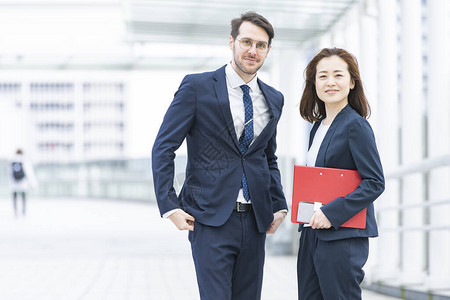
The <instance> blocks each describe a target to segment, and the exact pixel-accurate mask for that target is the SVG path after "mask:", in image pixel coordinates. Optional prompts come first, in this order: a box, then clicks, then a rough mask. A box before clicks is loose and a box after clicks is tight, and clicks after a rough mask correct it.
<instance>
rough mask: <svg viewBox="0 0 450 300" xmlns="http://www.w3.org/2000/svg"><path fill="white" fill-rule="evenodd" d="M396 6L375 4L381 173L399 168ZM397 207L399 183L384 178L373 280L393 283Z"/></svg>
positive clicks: (397, 263)
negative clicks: (376, 16)
mask: <svg viewBox="0 0 450 300" xmlns="http://www.w3.org/2000/svg"><path fill="white" fill-rule="evenodd" d="M397 35H398V26H397V3H396V1H392V0H380V1H378V60H377V63H378V66H377V67H376V68H377V69H378V88H377V115H378V118H377V120H376V124H377V131H376V132H375V136H376V139H377V145H378V150H379V152H380V157H381V162H382V164H383V168H384V171H385V174H386V175H387V174H389V171H390V170H392V169H395V168H396V167H398V165H399V122H400V121H399V101H398V79H397V78H398V72H399V70H398V63H397V62H398V43H397ZM398 204H399V181H398V180H397V179H391V180H389V179H387V180H386V189H385V192H384V193H383V194H382V195H381V197H380V199H378V200H377V201H376V210H377V211H378V213H377V219H378V226H379V229H380V236H379V238H378V239H377V257H376V258H377V264H376V269H375V272H374V273H375V274H374V279H375V280H382V281H389V282H391V281H395V280H396V279H397V278H398V273H399V266H400V234H399V232H398V231H396V230H395V229H396V228H398V226H399V214H398V212H397V211H396V210H386V209H388V208H389V207H393V206H396V205H398Z"/></svg>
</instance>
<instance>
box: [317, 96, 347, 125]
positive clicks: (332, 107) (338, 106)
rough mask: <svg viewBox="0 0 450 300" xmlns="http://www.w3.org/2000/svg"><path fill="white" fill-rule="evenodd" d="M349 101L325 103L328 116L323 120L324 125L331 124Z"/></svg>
mask: <svg viewBox="0 0 450 300" xmlns="http://www.w3.org/2000/svg"><path fill="white" fill-rule="evenodd" d="M347 104H348V102H344V103H325V112H326V114H327V116H326V117H325V119H323V120H322V124H323V125H330V124H331V123H333V120H334V118H335V117H336V116H337V115H338V113H340V112H341V110H342V109H344V107H346V106H347Z"/></svg>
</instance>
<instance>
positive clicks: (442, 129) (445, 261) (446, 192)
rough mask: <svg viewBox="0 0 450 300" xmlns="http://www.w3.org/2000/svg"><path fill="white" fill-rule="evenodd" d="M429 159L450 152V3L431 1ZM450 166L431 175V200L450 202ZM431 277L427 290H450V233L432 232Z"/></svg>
mask: <svg viewBox="0 0 450 300" xmlns="http://www.w3.org/2000/svg"><path fill="white" fill-rule="evenodd" d="M427 6H428V7H427V20H428V32H427V34H428V45H427V47H426V49H427V50H428V68H427V74H428V101H427V116H428V118H427V120H428V128H427V129H428V132H427V136H428V156H429V157H439V156H442V155H446V154H448V153H450V139H449V137H450V104H449V103H450V97H449V96H448V91H447V89H448V87H449V85H450V72H449V68H450V60H449V58H448V53H450V41H449V39H450V38H449V37H450V29H449V28H450V27H449V25H450V24H449V23H450V22H449V16H450V15H449V12H450V11H449V6H450V5H449V1H448V0H428V1H427ZM449 183H450V167H448V166H447V167H443V168H438V169H435V170H432V171H431V172H430V174H429V180H428V184H429V201H430V203H431V204H432V203H433V202H436V201H442V200H445V199H447V200H448V199H450V185H449ZM449 215H450V205H437V206H431V208H430V225H431V226H449V225H450V218H449V217H448V216H449ZM428 249H429V266H428V267H429V269H428V270H429V277H428V280H427V287H428V288H430V289H437V288H439V289H445V288H447V289H448V288H449V287H450V231H449V230H448V229H447V230H432V231H430V233H429V248H428Z"/></svg>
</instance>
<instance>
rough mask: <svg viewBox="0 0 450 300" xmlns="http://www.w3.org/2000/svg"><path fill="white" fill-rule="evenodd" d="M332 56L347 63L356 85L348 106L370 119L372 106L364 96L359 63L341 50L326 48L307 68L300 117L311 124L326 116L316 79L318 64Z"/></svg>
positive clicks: (352, 90) (350, 94)
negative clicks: (317, 90) (317, 89)
mask: <svg viewBox="0 0 450 300" xmlns="http://www.w3.org/2000/svg"><path fill="white" fill-rule="evenodd" d="M330 56H337V57H340V58H342V59H343V60H344V61H345V62H346V63H347V66H348V72H349V73H350V77H351V79H352V80H353V81H354V83H355V87H354V88H353V89H351V90H350V93H349V94H348V104H349V105H350V106H351V107H352V108H353V109H354V110H356V111H357V112H358V113H359V114H360V115H361V116H362V117H363V118H368V117H369V116H370V105H369V102H368V101H367V98H366V95H365V94H364V89H363V85H362V81H361V76H360V75H359V68H358V61H357V60H356V57H354V56H353V55H352V54H350V53H349V52H347V51H346V50H344V49H340V48H324V49H322V50H320V52H319V53H317V54H316V56H314V58H313V59H312V60H311V61H310V62H309V63H308V65H307V66H306V69H305V88H304V90H303V95H302V99H301V100H300V115H301V116H302V118H303V119H305V120H307V121H308V122H311V123H312V122H314V121H318V120H319V119H320V118H321V117H325V116H326V112H325V103H324V102H323V101H322V100H320V99H319V97H318V96H317V93H316V87H315V79H316V72H317V70H316V68H317V64H318V63H319V61H320V60H322V58H326V57H330Z"/></svg>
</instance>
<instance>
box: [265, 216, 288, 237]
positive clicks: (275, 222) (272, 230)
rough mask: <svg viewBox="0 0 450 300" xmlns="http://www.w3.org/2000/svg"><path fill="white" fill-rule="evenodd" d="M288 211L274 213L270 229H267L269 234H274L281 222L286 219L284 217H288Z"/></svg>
mask: <svg viewBox="0 0 450 300" xmlns="http://www.w3.org/2000/svg"><path fill="white" fill-rule="evenodd" d="M286 215H287V213H286V212H279V211H277V212H276V213H274V214H273V221H272V224H270V227H269V229H268V230H267V232H266V233H267V234H274V233H275V231H277V229H278V227H279V226H280V224H281V223H282V222H283V221H284V218H285V217H286Z"/></svg>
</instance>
